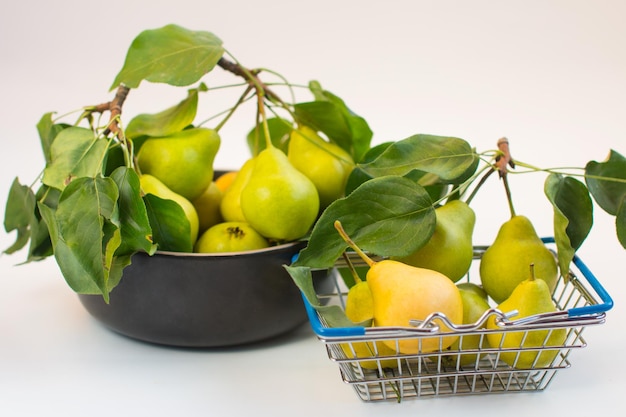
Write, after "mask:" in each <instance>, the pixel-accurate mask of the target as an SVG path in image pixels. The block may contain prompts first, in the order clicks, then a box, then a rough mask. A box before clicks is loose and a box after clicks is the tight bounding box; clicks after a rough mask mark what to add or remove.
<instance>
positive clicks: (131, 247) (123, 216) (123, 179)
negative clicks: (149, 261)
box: [111, 167, 156, 256]
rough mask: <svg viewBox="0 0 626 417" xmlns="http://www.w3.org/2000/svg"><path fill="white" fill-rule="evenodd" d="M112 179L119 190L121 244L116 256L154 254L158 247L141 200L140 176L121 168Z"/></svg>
mask: <svg viewBox="0 0 626 417" xmlns="http://www.w3.org/2000/svg"><path fill="white" fill-rule="evenodd" d="M111 178H112V179H113V181H115V183H116V184H117V188H118V190H119V199H118V207H119V223H120V232H121V242H120V245H119V248H118V249H117V252H116V255H117V256H119V255H131V254H132V253H133V252H136V251H144V252H146V253H148V254H150V255H151V254H153V253H154V251H155V250H156V246H155V245H153V244H152V241H151V240H150V237H151V236H152V229H151V228H150V222H149V220H148V212H147V210H146V206H145V204H144V202H143V199H142V198H141V191H140V186H139V176H138V175H137V173H136V172H135V171H134V170H132V169H129V168H125V167H121V168H118V169H116V170H115V171H113V173H112V174H111Z"/></svg>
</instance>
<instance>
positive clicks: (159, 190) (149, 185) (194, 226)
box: [139, 174, 199, 244]
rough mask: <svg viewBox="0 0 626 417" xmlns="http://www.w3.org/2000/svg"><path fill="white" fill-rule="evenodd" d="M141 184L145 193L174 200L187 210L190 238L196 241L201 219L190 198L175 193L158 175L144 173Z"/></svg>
mask: <svg viewBox="0 0 626 417" xmlns="http://www.w3.org/2000/svg"><path fill="white" fill-rule="evenodd" d="M139 184H140V186H141V190H142V191H143V192H144V193H145V194H154V195H155V196H157V197H159V198H163V199H166V200H172V201H174V202H176V203H178V205H179V206H180V207H181V208H182V209H183V211H184V212H185V216H186V217H187V220H189V229H190V239H191V243H192V244H193V243H195V241H196V239H197V238H198V231H199V219H198V213H197V212H196V209H195V207H194V206H193V204H191V202H190V201H189V200H187V199H186V198H185V197H183V196H181V195H180V194H177V193H175V192H174V191H172V190H170V189H169V188H168V187H167V186H166V185H165V184H163V183H162V182H161V181H160V180H159V179H158V178H157V177H155V176H152V175H148V174H143V175H141V176H140V177H139Z"/></svg>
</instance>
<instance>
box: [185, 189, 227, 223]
mask: <svg viewBox="0 0 626 417" xmlns="http://www.w3.org/2000/svg"><path fill="white" fill-rule="evenodd" d="M222 198H223V193H222V190H220V189H219V187H218V186H217V184H216V183H215V181H211V183H210V184H209V186H208V187H207V188H206V190H204V192H203V193H202V194H200V195H199V196H198V197H196V198H195V199H193V200H192V201H191V204H193V206H194V207H195V209H196V212H197V213H198V219H199V221H200V232H199V233H202V232H204V231H205V230H207V229H208V228H209V227H211V226H213V225H216V224H218V223H221V222H222V221H223V218H222V213H221V212H220V205H221V202H222Z"/></svg>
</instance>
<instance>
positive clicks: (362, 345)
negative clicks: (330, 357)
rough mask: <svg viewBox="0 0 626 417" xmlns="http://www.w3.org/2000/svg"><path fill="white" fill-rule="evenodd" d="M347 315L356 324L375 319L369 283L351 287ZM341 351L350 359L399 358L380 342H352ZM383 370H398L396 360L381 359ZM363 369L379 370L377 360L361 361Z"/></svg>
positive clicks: (361, 282) (342, 346) (343, 344)
mask: <svg viewBox="0 0 626 417" xmlns="http://www.w3.org/2000/svg"><path fill="white" fill-rule="evenodd" d="M345 313H346V316H347V317H348V319H350V321H352V322H353V323H355V324H359V323H363V322H367V321H369V320H372V319H373V318H374V300H373V299H372V292H371V291H370V289H369V285H368V284H367V281H359V282H357V283H356V284H354V285H353V286H352V287H350V290H349V291H348V295H347V296H346V308H345ZM340 346H341V349H342V350H343V352H344V353H345V355H346V356H347V357H348V358H350V359H353V358H370V357H373V356H391V357H394V356H397V354H396V351H395V349H391V348H389V347H388V346H387V345H385V344H384V343H382V342H380V341H378V342H375V344H374V342H352V343H351V344H349V343H342V344H341V345H340ZM379 362H380V367H381V368H383V369H384V368H397V367H398V361H397V360H396V359H381V360H380V361H379ZM360 365H361V367H363V368H365V369H378V363H377V361H375V360H371V361H370V360H363V361H360Z"/></svg>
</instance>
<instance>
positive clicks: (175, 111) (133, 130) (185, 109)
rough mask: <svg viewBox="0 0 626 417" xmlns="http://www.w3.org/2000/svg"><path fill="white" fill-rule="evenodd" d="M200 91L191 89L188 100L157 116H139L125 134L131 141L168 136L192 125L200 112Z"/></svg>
mask: <svg viewBox="0 0 626 417" xmlns="http://www.w3.org/2000/svg"><path fill="white" fill-rule="evenodd" d="M198 91H199V90H198V89H197V88H193V89H190V90H189V92H188V94H187V98H185V99H184V100H182V101H181V102H180V103H178V104H177V105H175V106H173V107H170V108H168V109H165V110H163V111H161V112H159V113H156V114H139V115H137V116H135V117H134V118H133V119H131V121H130V122H129V123H128V126H127V127H126V130H125V132H124V133H125V134H126V136H127V137H129V138H131V139H135V138H137V137H139V136H152V137H158V136H168V135H171V134H172V133H176V132H180V131H181V130H183V129H184V128H186V127H187V126H189V125H191V124H192V123H193V121H194V119H195V117H196V112H197V110H198Z"/></svg>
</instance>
